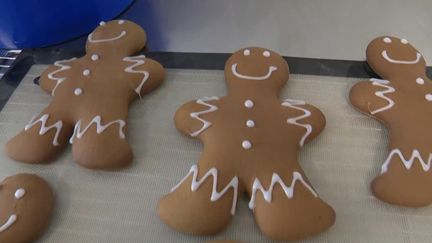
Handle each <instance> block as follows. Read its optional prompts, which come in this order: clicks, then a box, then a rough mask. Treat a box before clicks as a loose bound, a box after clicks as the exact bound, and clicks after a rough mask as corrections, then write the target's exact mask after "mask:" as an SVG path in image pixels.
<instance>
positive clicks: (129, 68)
mask: <svg viewBox="0 0 432 243" xmlns="http://www.w3.org/2000/svg"><path fill="white" fill-rule="evenodd" d="M143 59H145V56H144V55H139V56H134V57H125V58H123V61H125V62H133V64H131V65H130V66H127V67H126V68H125V70H124V71H125V72H127V73H140V74H143V75H144V76H143V78H142V80H141V82H140V84H139V85H138V86H137V87H136V88H135V92H136V93H137V94H138V95H139V97H141V89H142V87H143V85H144V83H145V82H146V81H147V79H148V78H149V76H150V74H149V72H147V71H143V70H134V68H135V67H138V66H140V65H143V64H144V63H145V61H144V60H143Z"/></svg>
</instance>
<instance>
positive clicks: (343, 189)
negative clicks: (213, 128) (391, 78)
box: [0, 66, 432, 243]
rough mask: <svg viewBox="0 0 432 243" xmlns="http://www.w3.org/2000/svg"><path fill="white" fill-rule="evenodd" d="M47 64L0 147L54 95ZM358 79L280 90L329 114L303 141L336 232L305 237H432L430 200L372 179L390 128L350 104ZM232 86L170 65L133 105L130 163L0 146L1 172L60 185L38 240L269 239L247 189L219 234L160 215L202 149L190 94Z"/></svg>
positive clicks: (1, 132)
mask: <svg viewBox="0 0 432 243" xmlns="http://www.w3.org/2000/svg"><path fill="white" fill-rule="evenodd" d="M45 67H46V66H34V67H33V68H32V69H31V70H30V72H29V74H28V75H27V76H26V78H25V79H24V80H23V82H22V83H21V84H20V86H19V87H18V88H17V90H16V91H15V92H14V94H13V95H12V97H11V99H10V101H9V102H8V103H7V104H6V106H5V107H4V110H3V111H2V112H1V113H0V147H3V146H4V143H5V142H6V141H7V139H8V138H10V137H12V136H13V135H14V134H16V133H17V132H18V131H19V130H20V129H22V128H23V127H24V125H25V124H26V123H27V121H28V120H30V118H31V117H32V116H33V115H34V114H37V113H38V112H39V111H40V110H41V109H42V108H43V107H44V106H45V105H46V104H47V103H48V102H49V101H50V96H48V95H47V94H45V93H44V92H42V91H41V90H40V89H39V87H37V86H36V85H34V84H32V79H33V78H34V77H36V76H37V75H38V74H40V73H41V72H42V70H43V69H44V68H45ZM355 81H357V80H356V79H347V78H334V77H319V76H304V75H292V77H291V80H290V82H289V83H288V85H287V86H286V87H285V89H284V90H283V92H282V96H283V97H290V98H294V99H304V100H306V101H308V102H309V103H312V104H314V105H316V106H318V107H319V108H321V110H322V111H323V112H324V114H325V115H326V117H327V127H326V129H325V130H324V132H323V134H322V135H321V136H320V137H318V138H317V139H316V140H314V141H313V142H312V143H311V144H308V145H307V146H306V147H305V148H304V150H303V151H302V153H301V158H300V161H301V164H302V166H303V168H304V170H305V171H306V173H307V175H308V177H309V178H310V181H311V183H312V184H313V185H314V186H315V188H316V190H317V192H318V193H319V194H320V196H321V197H322V198H324V199H325V200H326V201H328V202H329V203H330V204H331V205H332V206H333V207H334V208H335V210H336V213H337V219H336V224H335V225H334V227H333V228H331V229H330V230H329V231H328V232H325V233H323V234H321V235H319V236H317V237H315V238H311V239H309V240H308V241H306V242H359V243H360V242H380V243H381V242H392V243H398V242H404V243H408V242H430V239H431V238H432V231H431V230H430V229H431V227H432V220H431V219H432V207H426V208H422V209H403V208H398V207H393V206H389V205H387V204H384V203H382V202H380V201H378V200H377V199H375V198H374V197H373V196H372V195H371V193H370V191H369V182H370V181H371V180H372V178H373V177H374V176H375V175H377V174H378V173H379V169H380V165H381V162H382V161H384V159H385V157H386V146H387V142H386V140H387V133H386V132H385V130H384V129H383V127H382V126H381V125H379V124H378V123H377V122H376V121H374V120H372V119H370V118H368V117H366V116H363V115H361V114H359V113H358V112H356V111H354V110H353V109H352V108H351V107H350V106H349V105H348V103H347V101H346V93H347V90H348V88H349V87H350V85H351V84H352V83H353V82H355ZM225 93H226V88H225V84H224V81H223V73H222V71H197V70H168V76H167V81H166V83H165V84H164V85H163V86H162V87H161V88H160V89H158V90H156V91H155V92H153V93H151V94H150V95H148V96H145V98H144V99H143V100H141V101H137V102H136V103H134V105H133V106H132V108H131V113H130V119H129V121H130V126H129V132H128V140H129V142H130V143H131V145H132V147H133V150H134V153H135V159H134V163H133V166H132V167H131V168H128V169H125V170H120V171H115V172H103V171H91V170H87V169H84V168H82V167H80V166H78V165H77V164H76V163H74V162H73V161H72V158H71V151H70V148H69V149H67V150H66V151H64V153H63V154H62V156H61V157H60V158H58V160H57V161H56V162H55V163H52V164H49V165H25V164H21V163H17V162H14V161H11V160H10V159H9V158H7V157H6V156H5V154H4V153H0V168H1V170H0V178H4V177H5V176H8V175H11V174H14V173H18V172H33V173H37V174H39V175H41V176H43V177H44V178H46V179H47V180H48V181H49V182H50V183H51V185H53V187H54V190H55V193H56V197H57V206H56V209H55V215H54V219H53V221H52V224H51V225H50V228H49V230H48V232H46V234H45V235H44V237H43V238H42V240H41V241H40V242H47V243H54V242H55V243H57V242H62V243H69V242H80V243H81V242H82V243H87V242H89V243H94V242H104V243H105V242H128V243H129V242H174V241H176V242H199V241H203V240H207V239H235V240H244V241H247V242H264V241H267V239H266V238H265V237H263V236H262V235H261V234H260V233H259V231H258V229H257V227H256V225H255V223H254V221H253V217H252V214H251V212H250V211H249V209H248V208H247V198H245V197H241V199H240V202H239V204H238V206H237V213H236V216H235V217H234V220H233V222H232V223H231V224H230V225H229V227H228V228H227V229H226V231H224V232H223V233H221V234H219V235H217V236H215V237H207V238H205V237H192V236H187V235H183V234H180V233H178V232H176V231H173V230H171V229H169V228H168V227H166V226H165V225H164V224H163V223H162V222H161V221H160V220H159V219H158V217H157V215H156V210H155V208H156V204H157V201H158V199H159V198H160V197H161V196H162V195H163V194H165V193H167V192H168V191H169V189H170V188H171V187H172V186H173V185H175V184H176V183H177V182H178V181H179V180H180V179H181V178H183V176H184V175H185V174H186V173H187V171H188V170H189V168H190V166H191V165H192V164H193V163H195V162H196V161H197V159H198V157H199V155H200V152H201V150H202V146H201V144H199V142H198V141H196V140H192V139H188V138H186V137H184V136H182V135H181V134H180V133H179V132H177V131H176V129H175V128H174V126H173V122H172V116H173V114H174V112H175V110H176V109H177V108H178V107H179V106H180V105H181V104H182V103H184V102H186V101H188V100H191V99H195V98H198V97H203V96H212V95H219V96H223V95H225ZM179 210H181V207H179ZM287 220H294V219H287Z"/></svg>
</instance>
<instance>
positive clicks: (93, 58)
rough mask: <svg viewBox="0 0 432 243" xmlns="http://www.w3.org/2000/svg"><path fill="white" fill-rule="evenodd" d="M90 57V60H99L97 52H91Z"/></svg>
mask: <svg viewBox="0 0 432 243" xmlns="http://www.w3.org/2000/svg"><path fill="white" fill-rule="evenodd" d="M91 59H92V61H97V60H99V56H98V55H97V54H93V55H92V56H91Z"/></svg>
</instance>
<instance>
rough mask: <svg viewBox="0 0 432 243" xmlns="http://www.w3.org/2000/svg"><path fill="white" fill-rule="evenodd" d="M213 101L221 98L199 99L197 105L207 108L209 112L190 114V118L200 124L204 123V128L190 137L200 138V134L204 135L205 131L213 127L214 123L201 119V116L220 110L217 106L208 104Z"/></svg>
mask: <svg viewBox="0 0 432 243" xmlns="http://www.w3.org/2000/svg"><path fill="white" fill-rule="evenodd" d="M212 100H219V97H217V96H213V97H204V98H201V99H198V100H197V101H196V103H198V104H200V105H204V106H207V107H208V109H207V110H203V111H199V112H192V113H190V116H191V117H192V118H195V119H198V120H199V121H200V122H202V123H203V126H202V127H201V129H199V130H198V131H195V132H192V133H190V135H191V136H192V137H196V136H198V135H199V134H200V133H202V132H203V131H204V130H206V129H207V128H209V127H210V126H211V124H212V123H211V122H209V121H207V120H204V119H202V118H201V117H200V115H203V114H207V113H210V112H213V111H215V110H217V109H218V107H217V106H215V105H212V104H209V103H206V101H212Z"/></svg>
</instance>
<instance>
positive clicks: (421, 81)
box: [416, 78, 424, 84]
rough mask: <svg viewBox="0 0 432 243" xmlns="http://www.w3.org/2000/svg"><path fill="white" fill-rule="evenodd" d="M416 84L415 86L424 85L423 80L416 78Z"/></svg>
mask: <svg viewBox="0 0 432 243" xmlns="http://www.w3.org/2000/svg"><path fill="white" fill-rule="evenodd" d="M416 83H417V84H424V79H422V78H417V79H416Z"/></svg>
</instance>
